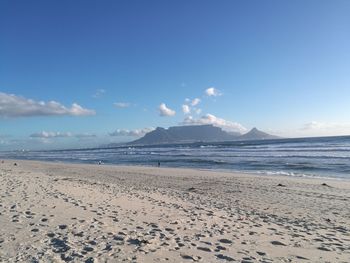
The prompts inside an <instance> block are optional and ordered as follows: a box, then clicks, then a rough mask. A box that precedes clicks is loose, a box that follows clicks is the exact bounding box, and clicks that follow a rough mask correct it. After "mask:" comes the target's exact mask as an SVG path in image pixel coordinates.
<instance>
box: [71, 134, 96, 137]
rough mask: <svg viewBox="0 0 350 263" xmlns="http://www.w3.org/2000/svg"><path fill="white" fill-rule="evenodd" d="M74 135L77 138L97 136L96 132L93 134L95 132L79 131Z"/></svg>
mask: <svg viewBox="0 0 350 263" xmlns="http://www.w3.org/2000/svg"><path fill="white" fill-rule="evenodd" d="M74 137H76V138H95V137H97V136H96V134H93V133H78V134H75V135H74Z"/></svg>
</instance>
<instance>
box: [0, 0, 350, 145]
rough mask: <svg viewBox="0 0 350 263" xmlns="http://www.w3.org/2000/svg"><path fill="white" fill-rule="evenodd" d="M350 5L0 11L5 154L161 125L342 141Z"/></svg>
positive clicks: (24, 5) (49, 4) (111, 138)
mask: <svg viewBox="0 0 350 263" xmlns="http://www.w3.org/2000/svg"><path fill="white" fill-rule="evenodd" d="M349 13H350V1H348V0H343V1H342V0H328V1H325V0H308V1H304V0H293V1H292V0H290V1H280V0H278V1H277V0H266V1H260V0H256V1H253V0H244V1H243V0H242V1H238V0H237V1H226V0H222V1H214V0H212V1H205V0H177V1H167V0H165V1H164V0H159V1H158V0H150V1H141V0H139V1H136V0H128V1H105V0H102V1H89V0H81V1H79V0H77V1H67V0H60V1H54V0H53V1H46V0H45V1H36V0H33V1H25V0H22V1H20V0H2V1H1V2H0V150H13V149H50V148H53V149H54V148H69V147H91V146H98V145H101V144H106V143H111V142H123V141H130V140H134V139H136V138H137V137H139V136H142V135H143V134H144V133H145V132H148V131H150V130H152V129H154V128H156V127H158V126H160V127H170V126H176V125H190V124H193V125H197V124H214V125H216V126H218V127H221V128H223V129H224V130H227V131H238V132H241V133H244V132H247V131H249V130H250V129H251V128H253V127H257V128H258V129H261V130H264V131H266V132H269V133H272V134H275V135H279V136H283V137H305V136H329V135H350V115H349V113H350V16H349Z"/></svg>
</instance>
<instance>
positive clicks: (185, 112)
mask: <svg viewBox="0 0 350 263" xmlns="http://www.w3.org/2000/svg"><path fill="white" fill-rule="evenodd" d="M182 112H183V113H184V114H189V113H190V112H191V109H190V107H189V106H188V105H186V104H183V105H182Z"/></svg>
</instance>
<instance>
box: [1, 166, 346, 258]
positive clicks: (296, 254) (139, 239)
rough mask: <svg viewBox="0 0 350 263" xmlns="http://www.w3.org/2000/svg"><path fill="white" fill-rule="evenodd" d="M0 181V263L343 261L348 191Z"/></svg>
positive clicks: (11, 177) (148, 181) (150, 177)
mask: <svg viewBox="0 0 350 263" xmlns="http://www.w3.org/2000/svg"><path fill="white" fill-rule="evenodd" d="M14 162H16V163H17V166H14V165H13V164H14ZM0 181H1V184H0V193H1V199H0V225H1V226H2V228H1V229H0V237H1V238H0V261H11V262H23V261H26V262H27V261H35V260H37V261H40V262H42V261H43V262H47V261H49V262H52V261H54V262H66V261H70V262H84V261H85V262H197V261H198V262H265V263H268V262H282V261H286V262H288V261H289V262H335V261H336V262H348V259H349V258H350V228H349V227H348V226H349V225H350V208H349V206H348V204H349V203H350V182H344V181H337V180H326V179H315V178H293V177H287V176H265V175H255V174H242V173H232V172H218V171H207V170H199V169H189V168H165V167H160V168H158V167H145V166H120V165H97V164H72V163H62V162H46V161H45V162H43V161H27V160H18V159H11V160H10V159H6V160H5V161H4V163H0ZM323 183H326V185H322V184H323Z"/></svg>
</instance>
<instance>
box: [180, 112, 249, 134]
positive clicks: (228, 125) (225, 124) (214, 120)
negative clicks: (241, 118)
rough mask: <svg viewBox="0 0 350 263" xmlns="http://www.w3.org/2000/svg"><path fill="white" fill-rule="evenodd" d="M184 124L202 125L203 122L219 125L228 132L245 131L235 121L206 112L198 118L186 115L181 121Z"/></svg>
mask: <svg viewBox="0 0 350 263" xmlns="http://www.w3.org/2000/svg"><path fill="white" fill-rule="evenodd" d="M182 124H185V125H204V124H212V125H214V126H216V127H220V128H222V129H223V130H225V131H230V132H239V133H244V132H246V131H247V129H246V128H245V127H244V126H243V125H241V124H239V123H237V122H232V121H227V120H224V119H221V118H218V117H216V116H214V115H212V114H206V115H204V116H202V117H200V118H199V119H194V118H193V117H192V116H188V117H186V118H185V119H184V121H183V123H182Z"/></svg>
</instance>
